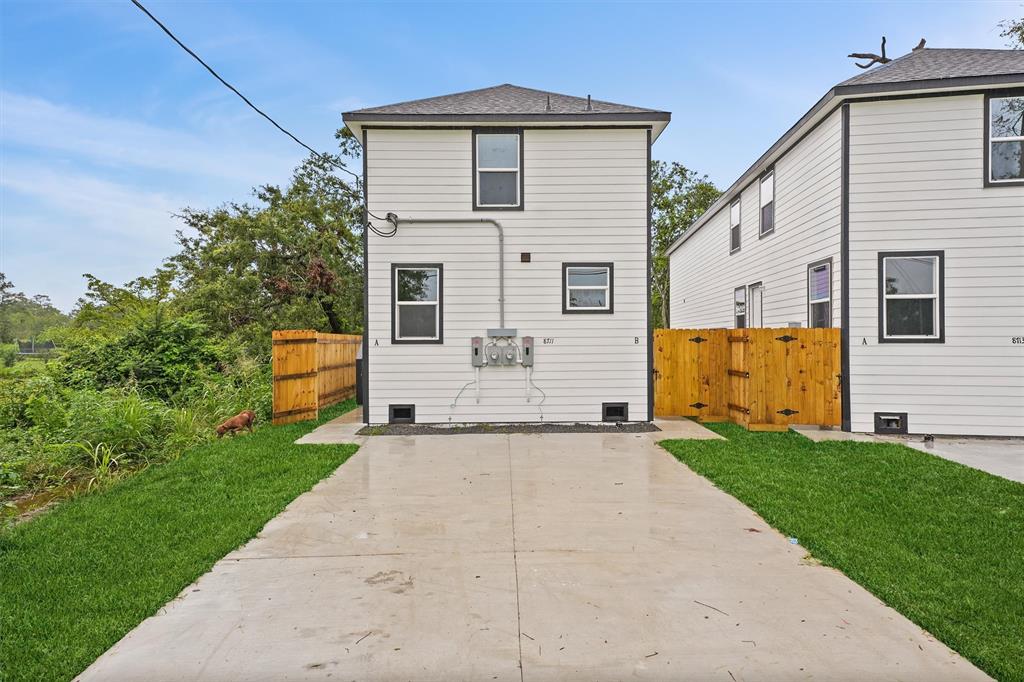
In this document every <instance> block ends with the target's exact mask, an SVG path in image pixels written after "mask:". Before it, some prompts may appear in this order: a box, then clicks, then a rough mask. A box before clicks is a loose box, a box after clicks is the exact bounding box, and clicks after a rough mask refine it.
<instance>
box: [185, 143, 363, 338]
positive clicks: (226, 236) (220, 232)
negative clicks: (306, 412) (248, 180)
mask: <svg viewBox="0 0 1024 682" xmlns="http://www.w3.org/2000/svg"><path fill="white" fill-rule="evenodd" d="M338 139H339V145H340V146H341V148H342V151H343V152H344V153H345V154H352V153H353V147H352V145H353V144H354V139H353V138H352V136H351V134H350V133H347V131H339V132H338ZM343 162H344V158H343V156H342V155H330V156H326V157H320V158H318V157H313V156H311V157H310V158H308V159H307V160H306V161H305V162H304V163H303V164H302V165H301V166H299V168H297V169H296V171H295V173H294V175H293V176H292V179H291V181H290V182H289V183H288V185H287V186H285V187H283V188H282V187H278V186H274V185H264V186H262V187H259V188H257V189H256V190H254V195H255V197H256V199H257V201H258V203H257V204H255V205H253V204H229V205H227V206H224V207H221V208H218V209H215V210H209V211H207V210H195V209H185V210H184V211H183V213H182V216H181V217H182V219H183V220H184V222H185V224H186V226H187V228H188V229H186V230H182V231H179V233H178V243H179V246H180V251H179V253H178V254H177V255H175V256H173V257H172V258H171V259H170V260H169V261H168V264H169V265H170V266H171V267H173V268H174V269H175V271H176V273H177V276H178V278H179V284H180V289H181V290H180V293H179V296H178V299H179V303H180V304H181V305H182V307H183V309H185V310H191V311H196V312H199V313H201V314H202V315H203V318H204V319H205V320H207V322H208V324H209V325H210V326H211V328H212V329H213V330H214V331H216V332H219V333H222V334H225V335H227V334H231V333H233V332H237V331H239V330H243V329H247V330H251V331H252V332H253V333H258V334H262V335H266V334H267V333H268V332H269V330H270V329H272V328H274V327H296V326H298V327H313V328H317V329H326V330H329V331H332V332H335V333H341V332H353V331H359V330H360V329H361V327H362V302H363V301H362V289H363V272H362V244H361V234H362V233H361V229H362V228H361V223H362V201H361V196H360V190H359V188H358V187H356V186H354V185H353V184H350V181H348V180H347V179H345V178H342V177H340V176H339V173H338V171H336V169H335V168H334V167H333V165H332V164H335V163H343Z"/></svg>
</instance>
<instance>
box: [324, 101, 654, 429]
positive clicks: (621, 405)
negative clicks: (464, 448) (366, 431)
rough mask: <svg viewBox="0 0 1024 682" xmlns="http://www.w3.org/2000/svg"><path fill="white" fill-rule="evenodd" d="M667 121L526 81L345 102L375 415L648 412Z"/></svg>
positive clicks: (589, 416)
mask: <svg viewBox="0 0 1024 682" xmlns="http://www.w3.org/2000/svg"><path fill="white" fill-rule="evenodd" d="M669 118H670V116H669V114H668V113H667V112H662V111H654V110H651V109H642V108H639V107H632V106H624V105H619V104H611V103H608V102H599V101H597V100H593V101H592V100H591V99H590V97H589V96H588V97H586V98H581V97H570V96H566V95H559V94H555V93H549V92H543V91H539V90H531V89H528V88H521V87H517V86H513V85H500V86H497V87H492V88H486V89H483V90H474V91H470V92H464V93H458V94H454V95H446V96H442V97H433V98H430V99H424V100H417V101H412V102H404V103H401V104H394V105H390V106H383V107H375V108H370V109H361V110H359V111H352V112H348V113H346V114H345V115H344V120H345V123H346V124H347V125H348V127H349V128H350V129H351V130H352V131H353V132H354V133H355V134H356V136H357V138H358V139H360V140H361V141H362V144H363V152H364V171H363V172H364V179H365V184H366V191H367V204H368V212H369V216H368V220H369V223H370V224H371V225H372V226H373V229H372V230H368V231H367V236H366V239H365V242H364V253H365V262H366V268H367V276H366V289H367V290H366V326H365V329H366V333H365V337H364V349H363V363H364V381H365V383H364V386H363V389H364V394H363V397H364V421H366V422H367V423H371V424H378V423H387V422H403V421H415V422H419V423H447V422H451V423H464V422H536V421H549V422H553V421H582V422H598V421H602V420H603V419H604V420H614V421H618V420H624V421H645V420H650V419H651V418H652V402H653V390H652V384H651V348H650V340H651V334H650V330H649V316H648V310H649V305H648V297H649V288H648V279H649V276H648V275H649V269H650V249H649V237H648V235H649V221H650V206H649V201H650V198H649V173H650V163H649V161H650V145H651V143H652V142H653V141H654V140H655V139H656V138H657V137H658V135H659V134H660V133H661V131H662V130H664V128H665V126H666V125H667V124H668V121H669ZM500 254H503V258H500V257H499V255H500Z"/></svg>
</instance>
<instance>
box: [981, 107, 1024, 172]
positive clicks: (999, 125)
mask: <svg viewBox="0 0 1024 682" xmlns="http://www.w3.org/2000/svg"><path fill="white" fill-rule="evenodd" d="M986 102H987V103H988V112H987V124H986V126H985V133H986V135H985V137H986V155H987V156H988V168H986V170H985V173H986V177H985V180H986V182H987V183H990V184H994V185H1001V184H1018V183H1024V95H1021V96H1016V97H988V98H986Z"/></svg>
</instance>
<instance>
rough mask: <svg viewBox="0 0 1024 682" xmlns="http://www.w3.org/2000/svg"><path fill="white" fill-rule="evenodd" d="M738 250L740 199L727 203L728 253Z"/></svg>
mask: <svg viewBox="0 0 1024 682" xmlns="http://www.w3.org/2000/svg"><path fill="white" fill-rule="evenodd" d="M739 250H740V200H739V199H737V200H736V201H734V202H732V203H731V204H729V253H735V252H736V251H739Z"/></svg>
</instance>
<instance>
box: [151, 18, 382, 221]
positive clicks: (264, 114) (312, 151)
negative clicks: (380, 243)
mask: <svg viewBox="0 0 1024 682" xmlns="http://www.w3.org/2000/svg"><path fill="white" fill-rule="evenodd" d="M132 4H133V5H135V6H136V7H138V8H139V9H140V10H141V11H142V13H143V14H145V15H146V16H147V17H149V18H150V19H151V20H152V21H153V23H154V24H156V25H157V26H159V27H160V30H162V31H163V32H164V33H166V34H167V36H168V37H169V38H170V39H171V40H173V41H174V42H175V43H177V44H178V47H180V48H181V49H183V50H184V51H185V52H187V53H188V54H189V55H190V56H191V57H192V58H193V59H195V60H196V61H197V62H199V63H200V64H202V65H203V68H205V69H206V70H207V71H209V72H210V75H211V76H213V77H214V78H216V79H217V80H218V81H220V82H221V84H222V85H223V86H224V87H226V88H227V89H228V90H230V91H231V92H233V93H235V94H236V95H238V97H239V98H240V99H241V100H242V101H243V102H245V103H246V104H247V105H248V106H249V108H250V109H252V110H253V111H255V112H256V113H257V114H259V115H260V116H262V117H263V118H265V119H267V120H268V121H269V122H270V124H271V125H273V126H274V127H275V128H277V129H278V130H280V131H281V132H282V133H284V134H285V135H287V136H288V137H290V138H291V139H292V140H293V141H294V142H295V143H296V144H298V145H299V146H301V147H303V148H305V149H307V150H308V151H309V153H310V154H312V155H313V156H315V157H316V158H318V159H320V160H321V161H324V162H326V163H328V164H330V165H331V166H333V167H335V168H337V169H339V170H343V171H345V172H346V173H348V174H349V175H351V176H352V177H353V178H355V179H356V181H357V183H359V182H360V181H361V180H362V178H360V177H359V175H357V174H356V173H353V172H352V171H351V170H349V169H348V168H346V167H345V166H344V165H342V164H340V163H338V162H336V161H334V160H333V159H331V158H330V157H328V156H325V155H324V154H321V153H320V152H318V151H317V150H315V149H313V148H312V147H310V146H309V145H308V144H306V143H305V142H303V141H302V140H300V139H299V138H298V137H296V136H295V135H294V134H293V133H292V132H291V131H289V130H287V129H286V128H285V127H284V126H282V125H281V124H280V123H278V122H277V121H275V120H274V119H273V118H271V116H270V115H269V114H268V113H267V112H265V111H263V110H262V109H260V108H259V107H258V106H256V105H255V104H253V103H252V101H251V100H250V99H249V98H248V97H246V96H245V95H243V94H242V93H241V92H239V91H238V88H236V87H235V86H233V85H232V84H231V83H228V82H227V81H226V80H224V79H223V78H222V77H221V75H220V74H219V73H217V72H216V71H214V69H213V67H212V66H210V65H209V64H207V63H206V62H205V61H203V59H202V57H200V56H199V55H197V54H196V53H195V52H194V51H193V50H192V49H191V48H189V46H188V45H186V44H185V43H183V42H181V40H179V39H178V36H176V35H174V33H172V32H171V29H169V28H167V26H165V25H164V23H163V22H162V21H160V20H159V19H157V18H156V17H155V16H153V13H152V12H150V11H149V10H148V9H146V7H145V6H144V5H143V4H142V3H141V2H139V0H132ZM360 184H361V183H360ZM363 191H364V192H365V188H364V190H363ZM363 205H364V206H366V207H367V208H366V212H367V214H368V215H370V216H372V217H373V218H376V219H377V220H382V218H379V217H377V216H375V215H373V214H372V213H370V209H369V206H368V204H367V201H366V196H365V194H364V195H363ZM367 227H369V228H370V229H371V230H373V231H374V232H376V233H377V234H379V235H380V236H382V237H391V236H394V234H395V231H396V230H397V226H394V227H393V228H392V229H391V230H390V231H389V232H382V231H381V230H379V229H377V228H376V227H374V226H373V225H370V224H369V221H367Z"/></svg>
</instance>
